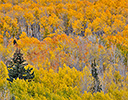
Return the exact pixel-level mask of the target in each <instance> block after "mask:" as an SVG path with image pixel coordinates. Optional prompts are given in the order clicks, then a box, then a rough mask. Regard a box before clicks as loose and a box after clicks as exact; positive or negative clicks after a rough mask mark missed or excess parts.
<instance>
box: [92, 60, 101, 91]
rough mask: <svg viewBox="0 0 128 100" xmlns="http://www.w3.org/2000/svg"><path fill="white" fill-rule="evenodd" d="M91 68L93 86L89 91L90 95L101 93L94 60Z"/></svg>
mask: <svg viewBox="0 0 128 100" xmlns="http://www.w3.org/2000/svg"><path fill="white" fill-rule="evenodd" d="M91 67H92V70H91V72H92V76H93V78H94V80H93V86H92V87H91V89H90V90H91V92H92V93H96V92H101V91H102V88H101V86H102V85H100V81H99V77H98V72H97V68H96V63H95V60H94V63H92V65H91Z"/></svg>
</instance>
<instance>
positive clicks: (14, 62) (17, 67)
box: [7, 49, 34, 82]
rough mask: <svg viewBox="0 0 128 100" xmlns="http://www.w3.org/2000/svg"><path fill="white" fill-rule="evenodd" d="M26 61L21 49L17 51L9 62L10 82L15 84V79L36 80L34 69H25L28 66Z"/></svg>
mask: <svg viewBox="0 0 128 100" xmlns="http://www.w3.org/2000/svg"><path fill="white" fill-rule="evenodd" d="M25 61H26V60H24V58H23V54H22V53H21V52H20V49H17V50H16V52H15V53H14V55H13V58H12V59H11V60H9V61H8V62H9V63H8V64H7V68H8V72H9V78H8V79H7V80H8V81H10V82H13V79H17V78H19V79H24V80H27V79H28V80H29V81H30V79H33V78H34V72H33V73H31V71H32V69H33V68H28V69H25V66H26V65H28V64H27V63H25Z"/></svg>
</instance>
